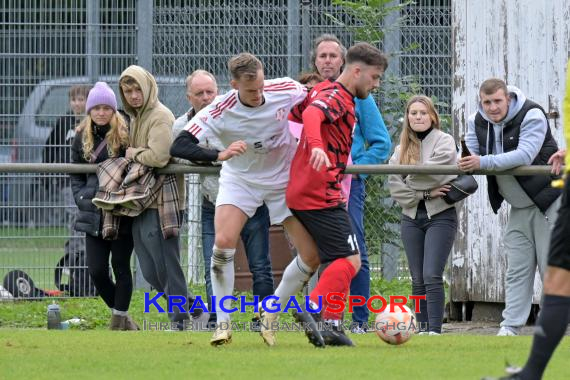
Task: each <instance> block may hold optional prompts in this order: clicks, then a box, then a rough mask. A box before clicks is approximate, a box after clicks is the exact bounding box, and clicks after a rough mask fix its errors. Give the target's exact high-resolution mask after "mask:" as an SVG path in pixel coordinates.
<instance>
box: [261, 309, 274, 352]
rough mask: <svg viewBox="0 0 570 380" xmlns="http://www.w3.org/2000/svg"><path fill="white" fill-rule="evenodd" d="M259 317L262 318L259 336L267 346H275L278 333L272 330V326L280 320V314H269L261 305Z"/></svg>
mask: <svg viewBox="0 0 570 380" xmlns="http://www.w3.org/2000/svg"><path fill="white" fill-rule="evenodd" d="M259 315H260V318H261V323H260V332H259V335H261V337H262V338H263V341H264V342H265V344H267V345H268V346H269V347H273V346H275V343H276V342H277V339H276V338H275V334H276V333H277V331H276V330H275V329H273V328H272V325H273V324H274V323H275V322H277V321H278V320H279V313H278V312H275V313H268V312H266V311H265V310H263V308H262V307H261V304H260V305H259Z"/></svg>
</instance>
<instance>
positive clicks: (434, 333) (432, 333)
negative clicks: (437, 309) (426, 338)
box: [428, 331, 441, 335]
mask: <svg viewBox="0 0 570 380" xmlns="http://www.w3.org/2000/svg"><path fill="white" fill-rule="evenodd" d="M428 335H441V333H436V332H435V331H430V332H429V334H428Z"/></svg>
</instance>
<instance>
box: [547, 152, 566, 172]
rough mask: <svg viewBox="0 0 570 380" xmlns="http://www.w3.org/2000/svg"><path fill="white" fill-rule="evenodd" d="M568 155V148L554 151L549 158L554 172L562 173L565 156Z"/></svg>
mask: <svg viewBox="0 0 570 380" xmlns="http://www.w3.org/2000/svg"><path fill="white" fill-rule="evenodd" d="M565 157H566V149H560V150H559V151H558V152H556V153H554V154H553V155H552V156H550V158H549V159H548V164H549V165H552V171H551V172H552V174H556V175H558V174H560V169H562V165H563V164H564V158H565Z"/></svg>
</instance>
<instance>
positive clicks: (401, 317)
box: [374, 304, 416, 345]
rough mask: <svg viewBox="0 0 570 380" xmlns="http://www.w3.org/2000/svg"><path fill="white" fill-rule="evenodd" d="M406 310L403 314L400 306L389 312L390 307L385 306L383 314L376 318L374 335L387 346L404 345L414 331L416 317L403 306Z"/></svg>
mask: <svg viewBox="0 0 570 380" xmlns="http://www.w3.org/2000/svg"><path fill="white" fill-rule="evenodd" d="M404 309H405V310H406V311H405V312H403V311H402V310H401V309H400V306H399V305H398V306H395V307H394V311H393V312H390V305H389V304H388V305H387V306H386V309H384V311H383V312H381V313H378V315H377V316H376V323H375V324H374V329H375V330H376V335H378V336H379V337H380V339H382V340H383V341H384V342H386V343H388V344H396V345H397V344H403V343H406V342H407V341H408V340H410V338H411V337H412V335H414V332H415V329H416V316H415V315H414V313H412V311H411V310H410V308H409V307H407V306H404Z"/></svg>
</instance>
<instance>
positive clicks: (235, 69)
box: [228, 53, 263, 80]
mask: <svg viewBox="0 0 570 380" xmlns="http://www.w3.org/2000/svg"><path fill="white" fill-rule="evenodd" d="M228 69H229V70H230V73H231V74H232V78H233V79H235V80H240V79H241V78H242V77H246V79H248V80H253V79H255V78H257V73H258V71H259V70H263V63H261V61H260V60H259V59H258V58H257V57H256V56H255V55H253V54H250V53H241V54H238V55H236V56H234V57H232V58H231V59H230V60H229V61H228Z"/></svg>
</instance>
